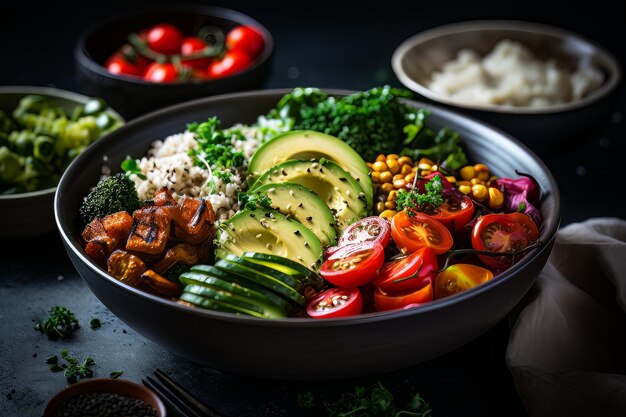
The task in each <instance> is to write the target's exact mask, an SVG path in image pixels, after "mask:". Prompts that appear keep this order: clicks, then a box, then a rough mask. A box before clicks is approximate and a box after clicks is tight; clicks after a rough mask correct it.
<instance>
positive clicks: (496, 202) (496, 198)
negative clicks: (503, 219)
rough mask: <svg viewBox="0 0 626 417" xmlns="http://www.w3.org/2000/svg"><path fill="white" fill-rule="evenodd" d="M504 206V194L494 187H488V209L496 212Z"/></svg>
mask: <svg viewBox="0 0 626 417" xmlns="http://www.w3.org/2000/svg"><path fill="white" fill-rule="evenodd" d="M502 204H504V194H502V192H501V191H500V190H498V189H497V188H495V187H489V208H490V209H493V210H497V209H499V208H500V207H502Z"/></svg>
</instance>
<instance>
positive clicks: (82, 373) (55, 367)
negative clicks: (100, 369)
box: [46, 349, 96, 384]
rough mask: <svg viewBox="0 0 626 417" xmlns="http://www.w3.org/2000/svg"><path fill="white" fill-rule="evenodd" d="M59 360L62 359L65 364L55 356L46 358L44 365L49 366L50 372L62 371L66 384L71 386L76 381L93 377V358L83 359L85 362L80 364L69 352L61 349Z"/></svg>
mask: <svg viewBox="0 0 626 417" xmlns="http://www.w3.org/2000/svg"><path fill="white" fill-rule="evenodd" d="M61 358H62V359H64V360H65V362H66V363H61V362H60V361H59V358H58V356H56V355H51V356H48V357H47V358H46V363H47V364H48V365H50V370H51V371H52V372H61V371H63V374H64V375H65V378H66V379H67V382H69V383H70V384H73V383H74V382H76V381H77V380H78V379H83V378H91V377H92V376H93V371H92V370H91V367H92V366H94V365H95V364H96V362H95V361H94V360H93V358H91V357H87V359H85V361H84V362H83V363H82V364H81V363H79V362H78V359H76V358H74V357H72V356H71V355H70V352H69V351H68V350H67V349H63V350H62V351H61Z"/></svg>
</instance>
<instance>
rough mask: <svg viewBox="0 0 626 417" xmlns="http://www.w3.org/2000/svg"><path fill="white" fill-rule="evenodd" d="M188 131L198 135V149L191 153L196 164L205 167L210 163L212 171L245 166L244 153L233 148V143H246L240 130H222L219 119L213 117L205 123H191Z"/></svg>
mask: <svg viewBox="0 0 626 417" xmlns="http://www.w3.org/2000/svg"><path fill="white" fill-rule="evenodd" d="M187 130H189V131H190V132H192V133H194V134H195V135H196V141H197V142H198V148H197V149H192V150H190V151H189V155H190V156H191V157H192V158H193V160H194V164H195V165H197V166H199V167H205V163H206V162H208V163H209V164H210V167H211V168H212V169H215V168H231V167H240V166H243V164H244V161H245V158H244V155H243V152H241V151H238V150H237V149H236V148H235V147H234V146H233V141H237V140H241V141H245V140H246V137H245V136H244V134H243V133H242V132H241V130H239V129H222V128H221V122H220V121H219V120H218V118H217V117H211V118H209V119H208V120H207V121H206V122H204V123H200V124H198V123H190V124H189V125H187Z"/></svg>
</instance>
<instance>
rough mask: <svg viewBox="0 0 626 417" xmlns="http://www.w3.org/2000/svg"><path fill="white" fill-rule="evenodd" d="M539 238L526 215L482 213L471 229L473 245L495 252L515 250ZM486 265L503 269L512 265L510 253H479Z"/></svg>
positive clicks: (533, 223)
mask: <svg viewBox="0 0 626 417" xmlns="http://www.w3.org/2000/svg"><path fill="white" fill-rule="evenodd" d="M538 237H539V230H538V229H537V225H536V224H535V222H534V221H533V219H531V218H530V216H528V215H527V214H524V213H508V214H487V215H485V216H481V217H480V218H479V219H478V222H477V223H476V225H475V226H474V229H473V231H472V248H474V249H475V250H479V251H487V252H494V253H511V252H517V251H520V250H522V249H524V248H525V247H527V246H528V245H530V244H531V243H532V242H533V241H535V240H537V238H538ZM478 256H479V258H480V260H481V261H483V262H484V263H485V264H486V265H489V266H490V267H492V268H495V269H505V268H508V267H509V266H511V265H512V264H513V257H512V256H493V257H492V256H487V255H478Z"/></svg>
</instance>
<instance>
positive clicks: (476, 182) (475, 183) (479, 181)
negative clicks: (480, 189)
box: [470, 178, 483, 185]
mask: <svg viewBox="0 0 626 417" xmlns="http://www.w3.org/2000/svg"><path fill="white" fill-rule="evenodd" d="M470 183H471V184H472V185H482V183H483V182H482V181H481V180H479V179H478V178H472V179H471V180H470Z"/></svg>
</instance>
